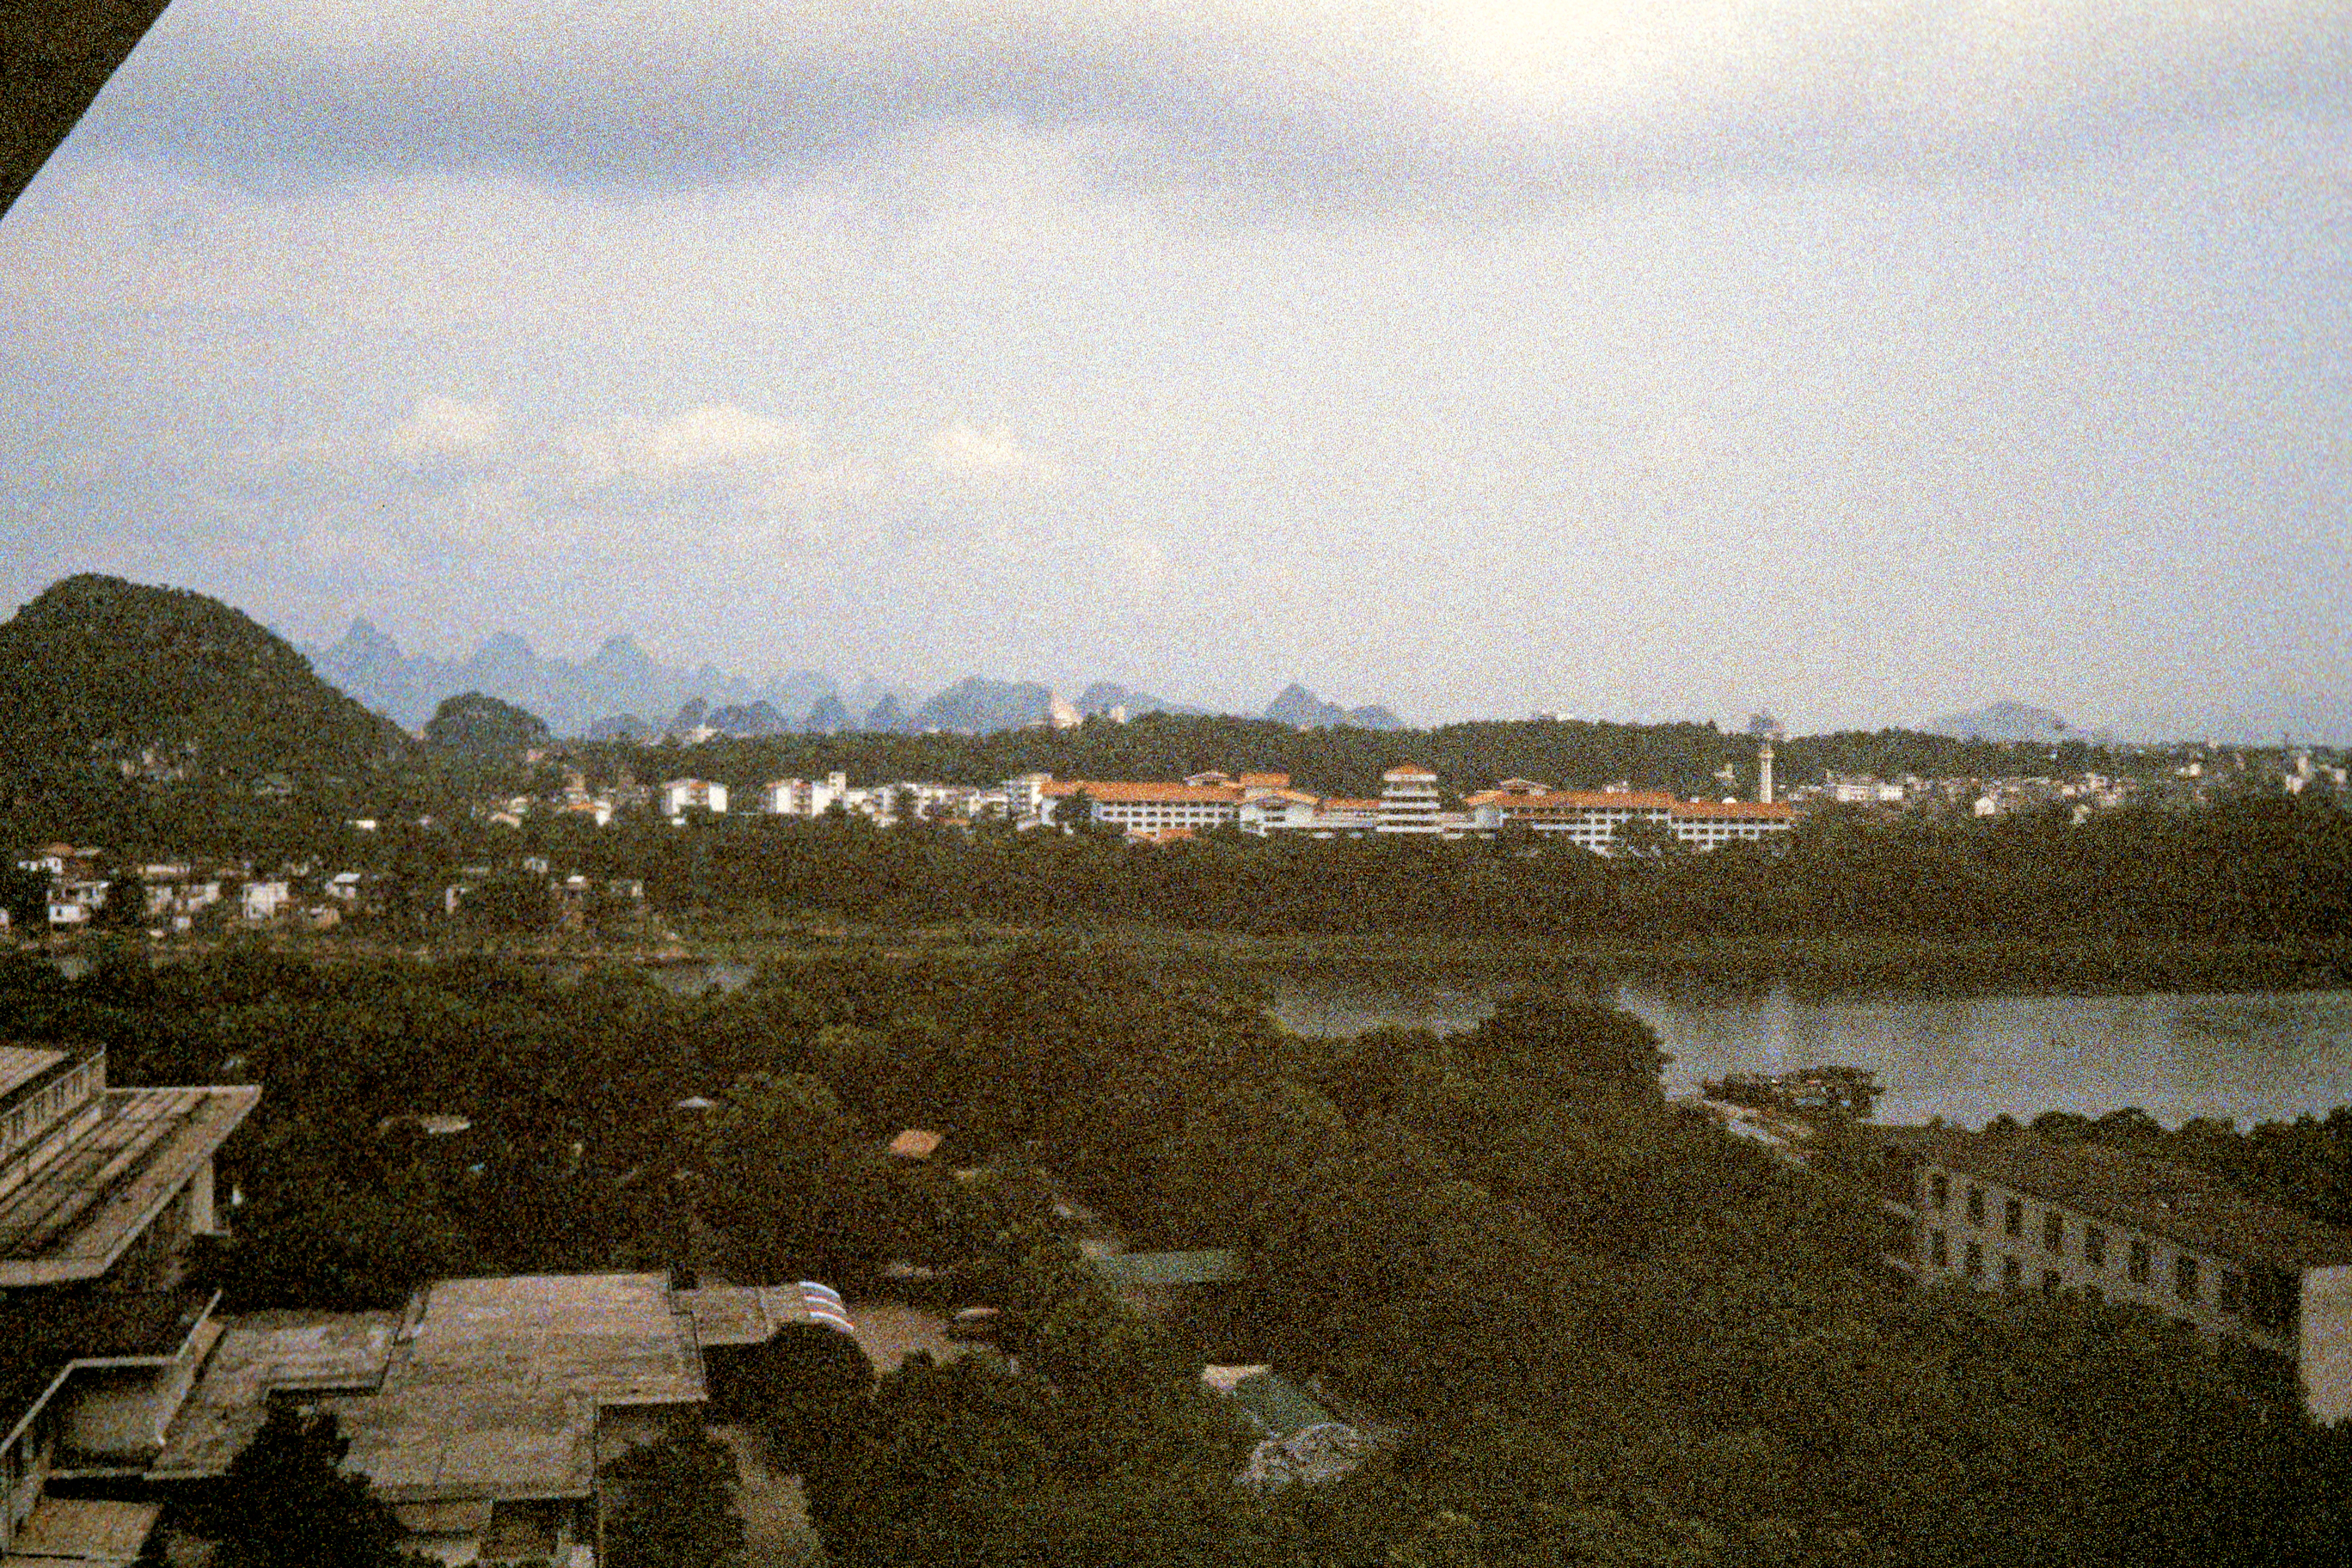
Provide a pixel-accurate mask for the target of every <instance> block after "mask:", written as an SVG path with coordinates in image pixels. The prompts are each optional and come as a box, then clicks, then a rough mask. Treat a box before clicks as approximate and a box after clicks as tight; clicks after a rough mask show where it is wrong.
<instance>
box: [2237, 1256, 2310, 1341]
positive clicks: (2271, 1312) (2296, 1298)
mask: <svg viewBox="0 0 2352 1568" xmlns="http://www.w3.org/2000/svg"><path fill="white" fill-rule="evenodd" d="M2302 1292H2303V1282H2302V1280H2301V1279H2299V1278H2298V1277H2297V1276H2295V1275H2293V1274H2289V1273H2287V1272H2286V1271H2285V1270H2284V1269H2280V1268H2257V1269H2255V1270H2254V1277H2253V1279H2252V1280H2251V1281H2249V1282H2248V1286H2247V1290H2246V1312H2247V1315H2248V1316H2249V1317H2251V1318H2252V1319H2253V1321H2254V1326H2255V1327H2256V1328H2258V1329H2263V1330H2265V1331H2268V1332H2271V1333H2273V1334H2284V1333H2291V1332H2293V1331H2294V1318H2295V1310H2296V1308H2297V1307H2299V1306H2300V1305H2301V1304H2302V1303H2301V1300H2300V1298H2301V1296H2302Z"/></svg>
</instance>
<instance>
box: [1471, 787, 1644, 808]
mask: <svg viewBox="0 0 2352 1568" xmlns="http://www.w3.org/2000/svg"><path fill="white" fill-rule="evenodd" d="M1462 804H1463V805H1466V806H1468V807H1470V808H1471V809H1472V810H1474V811H1475V809H1477V808H1478V807H1479V806H1482V805H1498V806H1501V807H1502V808H1503V809H1505V810H1506V811H1509V810H1514V809H1517V810H1523V811H1524V810H1535V811H1546V810H1551V809H1554V808H1558V809H1560V810H1567V811H1584V810H1603V811H1661V810H1670V809H1672V808H1673V807H1675V806H1677V805H1681V804H1682V802H1681V801H1679V800H1676V799H1675V795H1674V792H1673V791H1671V790H1663V789H1553V790H1546V791H1544V792H1543V793H1541V794H1540V795H1537V794H1524V795H1523V794H1518V793H1516V792H1507V791H1504V790H1499V789H1482V790H1480V791H1479V792H1478V793H1477V794H1475V795H1464V796H1463V797H1462Z"/></svg>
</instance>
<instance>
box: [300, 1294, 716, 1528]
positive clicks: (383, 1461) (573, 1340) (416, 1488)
mask: <svg viewBox="0 0 2352 1568" xmlns="http://www.w3.org/2000/svg"><path fill="white" fill-rule="evenodd" d="M703 1397H704V1391H703V1380H702V1355H701V1352H700V1351H699V1350H698V1347H697V1344H696V1342H695V1336H694V1324H693V1320H692V1318H691V1317H690V1316H689V1315H688V1314H687V1313H686V1312H684V1311H683V1310H678V1309H677V1307H675V1306H674V1305H673V1303H672V1301H671V1299H670V1289H669V1278H668V1276H667V1275H663V1274H529V1275H519V1276H516V1277H514V1278H512V1279H444V1280H440V1281H438V1282H436V1284H434V1285H432V1286H430V1287H428V1288H427V1289H425V1290H424V1291H423V1292H422V1293H421V1294H420V1295H419V1298H418V1302H417V1304H416V1305H415V1306H414V1307H412V1309H411V1312H410V1316H409V1318H408V1320H407V1321H406V1322H404V1325H403V1326H402V1328H401V1330H400V1332H399V1334H398V1335H397V1337H396V1339H395V1342H394V1355H393V1359H392V1362H391V1364H390V1366H389V1367H388V1368H387V1369H386V1371H385V1373H384V1379H383V1389H382V1391H381V1392H380V1393H377V1394H368V1395H361V1396H358V1397H353V1398H346V1399H339V1400H336V1401H334V1402H333V1408H334V1409H335V1411H336V1413H337V1414H338V1415H341V1418H342V1429H343V1433H344V1435H345V1436H348V1437H350V1438H351V1440H352V1447H351V1452H350V1453H349V1454H348V1455H346V1456H345V1457H344V1461H343V1462H344V1465H345V1466H346V1467H347V1468H350V1469H352V1470H355V1471H357V1472H359V1473H361V1474H363V1475H365V1476H366V1477H367V1478H368V1479H369V1480H370V1481H371V1482H373V1485H374V1487H375V1489H376V1490H377V1491H378V1492H379V1493H380V1494H381V1495H382V1496H383V1498H384V1500H386V1501H388V1502H416V1501H429V1500H451V1499H459V1498H485V1497H487V1498H500V1499H518V1498H562V1497H585V1496H587V1495H588V1493H589V1491H590V1489H591V1488H592V1486H593V1481H594V1479H595V1453H594V1436H595V1429H596V1412H597V1410H598V1408H599V1407H601V1406H604V1405H677V1404H688V1403H693V1402H697V1401H699V1400H701V1399H702V1398H703Z"/></svg>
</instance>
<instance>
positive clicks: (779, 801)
mask: <svg viewBox="0 0 2352 1568" xmlns="http://www.w3.org/2000/svg"><path fill="white" fill-rule="evenodd" d="M836 801H838V802H840V803H841V806H842V809H843V810H845V811H846V810H847V809H848V808H849V775H848V774H847V773H827V774H825V775H824V778H823V779H771V780H769V781H768V782H767V783H766V784H763V785H761V788H760V809H761V811H764V812H766V813H768V814H769V815H770V816H824V814H825V813H826V812H827V811H829V810H831V809H832V807H833V805H834V803H835V802H836Z"/></svg>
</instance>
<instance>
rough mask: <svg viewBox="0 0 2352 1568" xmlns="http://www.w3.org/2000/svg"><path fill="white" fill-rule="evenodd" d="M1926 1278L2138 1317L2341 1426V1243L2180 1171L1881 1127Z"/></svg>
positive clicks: (2350, 1327) (1954, 1132) (2349, 1269)
mask: <svg viewBox="0 0 2352 1568" xmlns="http://www.w3.org/2000/svg"><path fill="white" fill-rule="evenodd" d="M1881 1141H1882V1143H1883V1144H1884V1145H1885V1148H1886V1149H1887V1151H1888V1152H1889V1154H1890V1156H1891V1157H1892V1158H1893V1159H1894V1160H1895V1163H1897V1164H1898V1166H1900V1165H1907V1166H1908V1167H1909V1177H1910V1179H1909V1190H1910V1200H1911V1201H1910V1203H1909V1205H1899V1206H1905V1207H1907V1209H1908V1215H1907V1217H1908V1218H1909V1220H1910V1226H1911V1232H1912V1235H1911V1255H1910V1257H1909V1258H1908V1259H1903V1260H1898V1261H1899V1262H1901V1263H1903V1264H1904V1265H1905V1266H1906V1267H1907V1268H1909V1269H1910V1270H1911V1271H1913V1272H1916V1275H1917V1276H1918V1277H1919V1278H1920V1279H1923V1280H1928V1281H1934V1280H1955V1281H1958V1282H1961V1283H1965V1284H1968V1285H1972V1286H1975V1287H1977V1288H1979V1289H2011V1290H2038V1291H2040V1292H2041V1293H2042V1294H2043V1295H2045V1296H2055V1295H2058V1294H2059V1293H2060V1292H2062V1291H2069V1290H2071V1291H2078V1292H2080V1293H2081V1294H2082V1295H2084V1296H2085V1297H2088V1298H2090V1299H2091V1300H2100V1301H2110V1302H2118V1303H2125V1302H2128V1303H2134V1304H2137V1305H2140V1306H2144V1307H2147V1308H2149V1309H2151V1310H2155V1311H2158V1312H2161V1313H2163V1314H2164V1315H2165V1316H2167V1317H2169V1318H2177V1319H2180V1320H2182V1321H2187V1322H2189V1323H2192V1324H2194V1325H2195V1326H2196V1327H2197V1329H2198V1330H2199V1331H2200V1332H2202V1333H2204V1334H2206V1335H2208V1336H2210V1337H2216V1338H2228V1339H2232V1340H2237V1341H2241V1342H2245V1343H2248V1344H2252V1345H2254V1346H2256V1347H2258V1348H2260V1349H2263V1350H2265V1351H2268V1352H2272V1353H2273V1354H2275V1355H2278V1356H2282V1357H2284V1358H2285V1359H2287V1360H2289V1361H2291V1362H2293V1363H2294V1364H2295V1368H2296V1372H2297V1375H2298V1376H2299V1378H2300V1380H2301V1382H2302V1384H2303V1390H2304V1397H2305V1405H2307V1407H2308V1408H2309V1409H2310V1411H2311V1414H2312V1415H2313V1417H2314V1418H2315V1419H2317V1420H2320V1421H2331V1422H2332V1421H2341V1420H2344V1419H2346V1418H2347V1417H2352V1231H2347V1230H2340V1229H2338V1228H2336V1226H2328V1225H2323V1224H2321V1223H2319V1222H2318V1221H2316V1220H2313V1219H2307V1218H2305V1216H2303V1215H2298V1214H2294V1213H2293V1212H2291V1211H2289V1210H2286V1209H2282V1208H2278V1207H2275V1206H2274V1205H2270V1204H2265V1203H2262V1202H2260V1201H2258V1200H2256V1199H2253V1198H2250V1197H2247V1196H2245V1195H2244V1194H2240V1193H2238V1192H2236V1191H2235V1190H2233V1189H2231V1188H2230V1187H2228V1186H2225V1185H2223V1184H2221V1182H2220V1181H2219V1180H2218V1179H2216V1178H2214V1177H2212V1176H2210V1175H2208V1174H2207V1173H2204V1172H2202V1171H2200V1170H2197V1169H2194V1168H2192V1167H2189V1166H2185V1165H2176V1164H2172V1163H2167V1162H2164V1161H2158V1160H2149V1159H2144V1158H2142V1157H2140V1156H2138V1155H2135V1154H2129V1153H2126V1152H2122V1151H2120V1150H2115V1149H2108V1148H2104V1147H2101V1146H2098V1145H2095V1144H2060V1143H2054V1142H2049V1141H2048V1140H2045V1139H2042V1138H2038V1137H2036V1136H2034V1135H2033V1134H2032V1133H2030V1132H2023V1131H2020V1132H2012V1133H2005V1134H2004V1133H1977V1132H1967V1131H1959V1130H1958V1129H1946V1128H1890V1129H1886V1130H1885V1131H1883V1132H1882V1134H1881Z"/></svg>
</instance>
